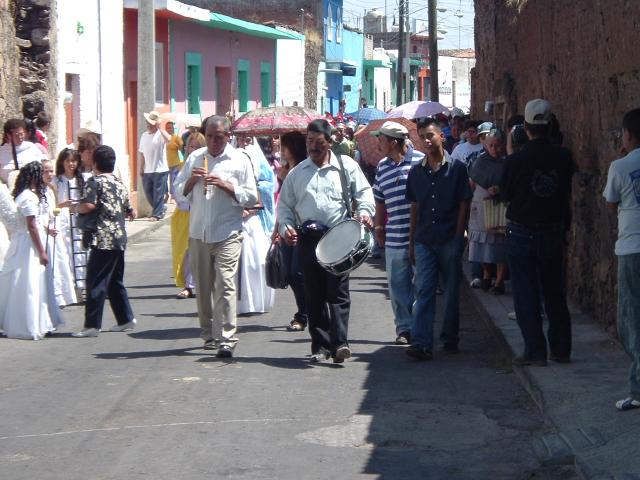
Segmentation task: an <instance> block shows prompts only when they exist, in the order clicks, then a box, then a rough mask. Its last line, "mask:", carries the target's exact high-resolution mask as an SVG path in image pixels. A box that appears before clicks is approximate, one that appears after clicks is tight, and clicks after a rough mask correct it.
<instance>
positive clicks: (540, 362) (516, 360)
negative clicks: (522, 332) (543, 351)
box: [511, 355, 547, 367]
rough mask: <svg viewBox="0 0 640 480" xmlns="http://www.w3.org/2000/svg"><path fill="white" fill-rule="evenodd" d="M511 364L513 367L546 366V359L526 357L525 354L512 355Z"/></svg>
mask: <svg viewBox="0 0 640 480" xmlns="http://www.w3.org/2000/svg"><path fill="white" fill-rule="evenodd" d="M511 365H513V366H514V367H546V366H547V361H546V360H544V359H536V358H527V357H525V356H522V355H520V356H517V357H513V360H512V361H511Z"/></svg>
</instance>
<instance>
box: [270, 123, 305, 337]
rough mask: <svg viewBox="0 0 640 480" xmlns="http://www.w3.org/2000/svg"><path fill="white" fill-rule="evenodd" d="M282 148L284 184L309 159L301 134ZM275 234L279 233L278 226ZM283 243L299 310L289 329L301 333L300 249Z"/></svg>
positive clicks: (287, 137) (284, 140) (293, 135)
mask: <svg viewBox="0 0 640 480" xmlns="http://www.w3.org/2000/svg"><path fill="white" fill-rule="evenodd" d="M280 148H281V154H282V168H281V169H280V172H279V173H278V181H279V182H280V184H282V182H284V179H285V177H286V176H287V174H288V173H289V172H290V171H291V169H293V168H294V167H295V166H296V165H298V164H299V163H300V162H302V161H303V160H304V159H305V158H307V140H306V137H305V136H304V135H303V134H302V133H300V132H291V133H285V134H284V135H282V137H281V138H280ZM274 232H278V228H277V226H276V228H275V229H274ZM273 241H274V242H275V241H279V238H278V235H277V233H274V236H273ZM281 243H282V245H281V246H282V248H284V249H288V250H289V254H288V255H287V258H290V259H291V261H290V262H289V286H290V287H291V291H292V292H293V296H294V298H295V300H296V307H297V308H298V311H297V312H296V313H295V314H294V316H293V320H291V322H290V323H289V325H288V326H287V329H288V330H290V331H292V332H299V331H302V330H304V329H305V328H307V323H308V316H307V302H306V299H305V296H304V279H303V277H302V269H301V268H300V261H299V257H298V247H297V246H294V247H292V246H289V245H287V244H286V243H285V242H281Z"/></svg>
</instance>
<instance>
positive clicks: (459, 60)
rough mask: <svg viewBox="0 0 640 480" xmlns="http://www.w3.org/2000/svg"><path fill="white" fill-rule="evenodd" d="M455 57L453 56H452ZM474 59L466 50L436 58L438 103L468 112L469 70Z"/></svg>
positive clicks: (472, 65) (474, 62) (469, 106)
mask: <svg viewBox="0 0 640 480" xmlns="http://www.w3.org/2000/svg"><path fill="white" fill-rule="evenodd" d="M454 55H455V56H454ZM475 64H476V59H475V58H474V57H473V56H472V53H469V52H468V51H467V50H460V51H453V52H452V55H451V56H450V55H443V53H440V55H439V56H438V81H439V83H440V85H439V87H438V90H439V92H440V103H442V104H443V105H444V106H446V107H449V108H452V107H458V108H461V109H462V110H464V111H465V112H468V111H469V109H470V108H471V69H472V68H473V67H474V66H475Z"/></svg>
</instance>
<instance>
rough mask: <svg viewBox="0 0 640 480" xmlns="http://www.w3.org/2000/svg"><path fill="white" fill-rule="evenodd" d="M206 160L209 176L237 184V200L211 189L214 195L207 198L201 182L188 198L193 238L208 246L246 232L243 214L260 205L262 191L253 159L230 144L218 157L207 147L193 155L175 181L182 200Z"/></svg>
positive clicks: (215, 188) (213, 188)
mask: <svg viewBox="0 0 640 480" xmlns="http://www.w3.org/2000/svg"><path fill="white" fill-rule="evenodd" d="M205 158H206V163H207V168H208V171H209V174H211V175H216V176H218V177H220V178H221V179H223V180H225V181H228V182H231V183H232V184H233V187H234V191H235V198H232V197H231V195H229V194H228V193H227V192H225V191H223V190H221V189H219V188H217V187H213V186H212V187H210V189H212V190H211V191H212V193H211V194H210V195H209V198H207V197H206V195H205V186H204V181H199V182H197V183H196V184H195V185H194V187H193V189H192V190H191V192H189V194H188V195H186V199H187V200H188V201H189V203H190V204H191V215H190V217H189V237H190V238H194V239H196V240H201V241H203V242H206V243H217V242H222V241H223V240H226V239H227V238H229V237H230V236H231V235H232V234H233V233H234V232H239V231H241V230H242V211H243V210H244V208H245V207H249V206H252V205H255V204H256V202H257V201H258V189H257V186H256V179H255V176H254V175H253V168H252V166H251V161H250V160H249V158H248V157H247V156H246V155H244V154H243V153H241V152H240V151H238V150H236V149H235V148H233V147H232V146H231V145H229V144H227V146H226V147H225V148H224V151H223V152H222V153H221V154H220V155H218V156H217V157H214V156H212V155H210V154H209V153H208V151H207V147H203V148H200V149H198V150H196V151H194V152H193V153H191V155H189V158H187V161H186V162H185V164H184V166H183V167H182V170H180V173H179V174H178V177H177V178H176V180H175V190H176V194H177V195H179V197H178V199H180V197H182V198H184V195H183V192H184V187H185V185H186V183H187V181H188V180H189V179H190V178H191V172H192V170H193V168H194V167H204V166H205Z"/></svg>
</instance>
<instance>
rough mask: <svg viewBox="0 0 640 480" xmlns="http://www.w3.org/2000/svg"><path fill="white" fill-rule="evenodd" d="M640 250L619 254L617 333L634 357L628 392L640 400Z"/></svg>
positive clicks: (628, 352)
mask: <svg viewBox="0 0 640 480" xmlns="http://www.w3.org/2000/svg"><path fill="white" fill-rule="evenodd" d="M638 292H640V253H633V254H631V255H620V256H619V257H618V335H619V336H620V342H621V343H622V346H623V347H624V349H625V351H626V352H627V354H629V356H630V357H631V367H630V368H629V393H630V394H631V397H632V398H634V399H635V400H640V296H638Z"/></svg>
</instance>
